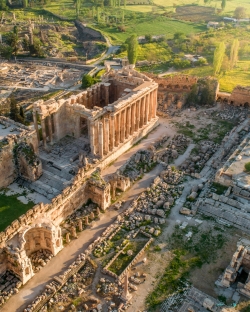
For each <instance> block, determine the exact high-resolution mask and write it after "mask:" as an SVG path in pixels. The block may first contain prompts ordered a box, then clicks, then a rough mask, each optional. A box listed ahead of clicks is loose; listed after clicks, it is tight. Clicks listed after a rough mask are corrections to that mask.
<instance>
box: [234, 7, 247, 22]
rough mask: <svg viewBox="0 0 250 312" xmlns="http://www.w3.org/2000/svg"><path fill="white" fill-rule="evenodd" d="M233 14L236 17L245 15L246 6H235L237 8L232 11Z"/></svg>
mask: <svg viewBox="0 0 250 312" xmlns="http://www.w3.org/2000/svg"><path fill="white" fill-rule="evenodd" d="M234 16H235V17H236V18H237V19H240V18H245V17H247V10H246V8H244V7H237V8H236V9H235V11H234Z"/></svg>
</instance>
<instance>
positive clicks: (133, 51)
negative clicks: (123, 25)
mask: <svg viewBox="0 0 250 312" xmlns="http://www.w3.org/2000/svg"><path fill="white" fill-rule="evenodd" d="M126 42H127V44H128V49H127V54H128V61H129V64H135V63H136V59H137V55H138V40H137V36H136V35H132V36H131V37H130V38H128V39H127V40H126Z"/></svg>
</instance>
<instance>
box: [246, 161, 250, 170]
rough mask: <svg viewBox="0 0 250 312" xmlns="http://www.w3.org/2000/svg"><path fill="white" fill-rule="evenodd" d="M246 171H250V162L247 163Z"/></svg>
mask: <svg viewBox="0 0 250 312" xmlns="http://www.w3.org/2000/svg"><path fill="white" fill-rule="evenodd" d="M245 169H246V171H248V172H249V171H250V162H247V163H245Z"/></svg>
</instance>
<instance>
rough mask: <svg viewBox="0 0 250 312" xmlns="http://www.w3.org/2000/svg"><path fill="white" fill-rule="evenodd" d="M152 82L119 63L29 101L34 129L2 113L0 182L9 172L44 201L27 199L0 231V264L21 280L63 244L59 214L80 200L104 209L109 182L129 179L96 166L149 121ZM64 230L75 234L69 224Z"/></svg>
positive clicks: (152, 117)
mask: <svg viewBox="0 0 250 312" xmlns="http://www.w3.org/2000/svg"><path fill="white" fill-rule="evenodd" d="M157 88H158V85H157V83H155V82H154V81H153V80H152V79H150V78H148V77H147V76H145V75H143V74H140V73H138V72H136V71H135V70H134V69H133V68H131V67H125V68H123V69H122V70H120V71H117V72H115V71H109V72H108V73H107V74H105V75H104V79H103V81H102V82H101V83H98V84H96V85H94V86H93V87H91V88H88V89H87V90H86V91H83V92H81V93H79V94H78V95H76V96H75V95H72V96H70V98H68V99H60V100H48V101H43V100H39V101H37V102H35V103H34V105H33V116H34V130H30V129H28V128H27V127H25V126H22V125H19V124H16V123H15V122H13V121H11V120H8V119H7V118H4V117H2V119H1V120H0V123H1V125H0V126H1V134H2V135H3V137H2V146H1V157H2V158H3V160H2V162H1V166H3V169H2V170H3V171H2V172H3V173H6V174H4V175H3V179H2V177H1V186H2V187H3V186H8V185H9V184H10V183H12V182H13V181H14V180H16V179H17V182H18V183H19V185H20V184H21V185H22V186H24V187H26V188H28V189H30V190H32V191H35V192H37V193H39V194H42V195H43V196H44V197H46V198H47V199H48V200H49V203H48V202H41V203H40V204H37V205H35V206H34V207H33V208H32V209H30V210H28V211H27V212H26V213H25V214H23V215H21V216H20V217H19V218H18V219H17V220H15V221H13V222H12V223H11V225H9V226H8V227H7V228H6V230H5V231H4V232H1V233H0V246H1V249H0V261H1V265H0V272H4V271H6V270H9V271H11V272H14V273H15V274H16V276H17V277H18V278H19V280H20V281H21V283H22V284H24V283H26V282H27V281H28V280H29V279H30V278H31V277H32V276H33V275H34V274H35V272H36V265H37V263H39V265H42V266H44V265H46V261H47V260H48V259H49V258H50V257H51V256H55V255H56V254H57V253H58V252H59V251H60V250H61V249H62V248H63V245H62V233H61V227H60V224H61V222H62V221H64V220H65V219H66V218H67V217H68V216H70V215H71V214H72V213H73V212H74V211H76V210H77V209H79V208H80V207H82V205H83V204H84V203H86V202H87V201H88V200H91V201H92V202H94V203H95V204H97V205H98V211H99V208H100V209H101V210H102V211H105V209H106V208H107V207H109V205H110V203H111V196H112V195H113V196H115V190H116V188H120V189H121V190H126V189H127V188H128V187H129V186H130V180H129V178H126V177H123V176H120V175H119V174H115V175H114V176H113V177H110V181H109V182H110V183H109V182H107V181H104V180H103V178H102V177H101V174H100V168H103V167H105V166H106V165H107V164H108V163H110V162H111V161H112V160H114V159H115V158H117V157H118V156H119V155H121V154H122V153H123V152H124V151H125V150H127V149H128V148H130V147H131V146H132V145H133V144H134V143H136V142H137V141H138V140H140V139H141V138H142V137H143V136H145V135H146V134H147V133H148V132H149V131H150V130H151V129H153V128H154V127H155V126H157V124H158V117H156V109H157ZM39 123H40V125H39ZM11 127H12V128H11ZM9 132H10V133H9ZM40 136H41V137H42V141H41V142H40V138H41V137H40ZM39 145H40V147H39ZM92 217H93V214H92ZM86 222H87V221H86ZM87 223H88V222H87ZM87 223H86V224H87ZM79 226H80V228H82V224H80V225H79ZM71 235H72V236H73V237H76V236H77V234H76V228H75V227H73V228H72V229H71ZM68 236H69V235H68ZM68 240H69V237H68Z"/></svg>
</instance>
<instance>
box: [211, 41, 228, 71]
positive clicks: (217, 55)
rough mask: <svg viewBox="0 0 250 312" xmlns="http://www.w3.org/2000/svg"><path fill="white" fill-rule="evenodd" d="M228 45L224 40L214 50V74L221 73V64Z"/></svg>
mask: <svg viewBox="0 0 250 312" xmlns="http://www.w3.org/2000/svg"><path fill="white" fill-rule="evenodd" d="M225 50H226V46H225V43H224V42H221V43H220V44H219V45H218V46H217V48H216V49H215V51H214V60H213V72H214V75H217V74H219V73H220V69H221V65H222V62H223V59H224V55H225Z"/></svg>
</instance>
